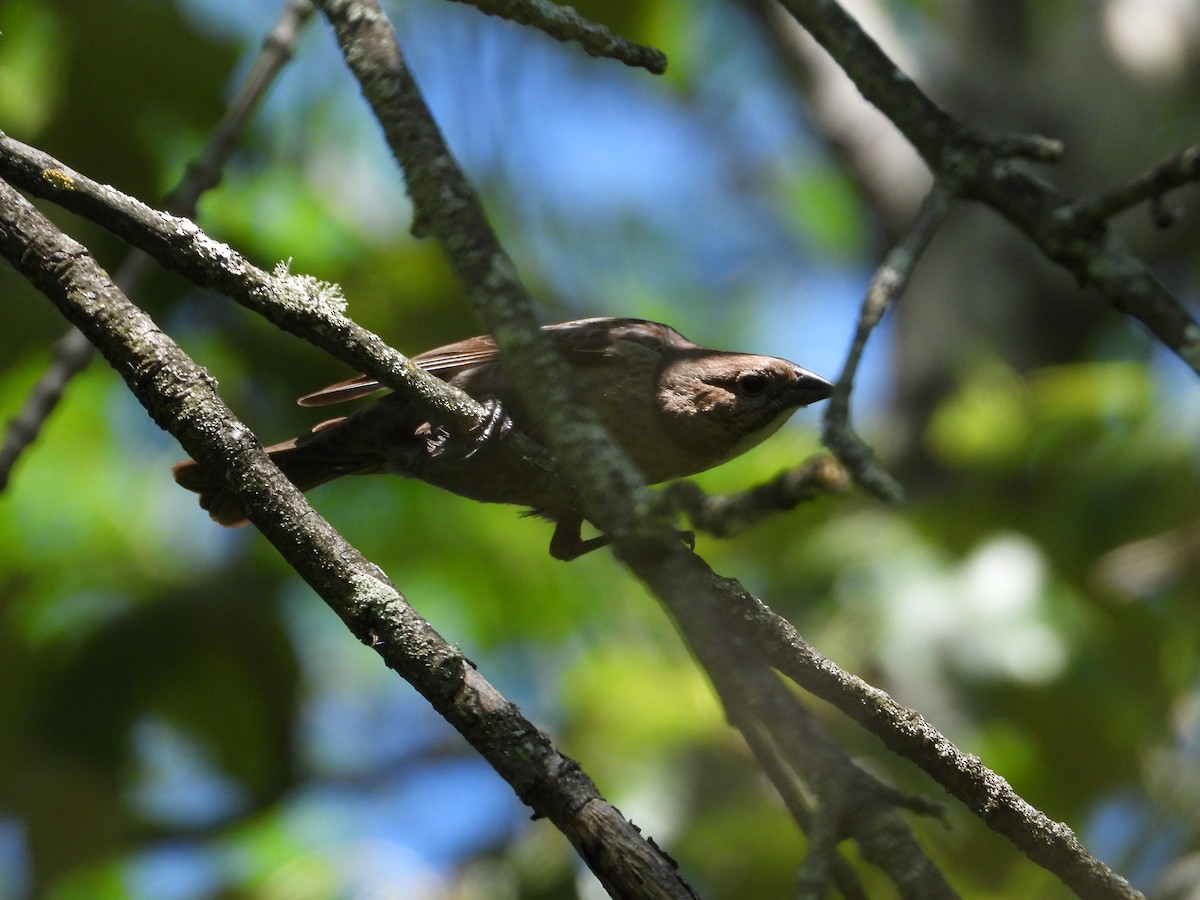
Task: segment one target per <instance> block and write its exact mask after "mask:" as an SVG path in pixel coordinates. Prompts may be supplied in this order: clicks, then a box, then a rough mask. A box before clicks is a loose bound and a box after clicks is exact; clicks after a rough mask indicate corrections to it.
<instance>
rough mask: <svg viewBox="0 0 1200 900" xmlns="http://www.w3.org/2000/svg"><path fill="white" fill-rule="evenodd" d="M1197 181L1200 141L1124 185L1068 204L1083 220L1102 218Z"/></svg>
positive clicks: (1199, 171) (1199, 167)
mask: <svg viewBox="0 0 1200 900" xmlns="http://www.w3.org/2000/svg"><path fill="white" fill-rule="evenodd" d="M1194 181H1200V144H1193V145H1192V146H1191V147H1188V148H1187V149H1185V150H1180V151H1179V152H1178V153H1176V154H1175V155H1174V156H1171V157H1169V158H1167V159H1165V160H1163V161H1162V162H1160V163H1159V164H1158V165H1156V166H1154V167H1153V168H1151V169H1150V170H1149V171H1147V172H1145V173H1144V174H1142V175H1141V176H1139V177H1138V178H1136V179H1134V180H1133V181H1131V182H1130V183H1129V184H1127V185H1125V186H1124V187H1120V188H1116V189H1115V190H1111V191H1104V192H1101V193H1098V194H1093V195H1091V196H1087V197H1081V198H1080V199H1079V200H1076V201H1075V202H1074V203H1073V204H1071V207H1070V211H1071V213H1072V214H1074V215H1076V216H1079V217H1080V218H1081V219H1083V220H1085V221H1092V222H1102V221H1103V220H1105V219H1108V218H1110V217H1112V216H1115V215H1116V214H1117V213H1119V212H1124V211H1125V210H1127V209H1129V208H1130V207H1131V206H1136V205H1137V204H1138V203H1141V202H1143V201H1145V200H1150V201H1155V200H1158V199H1161V198H1162V196H1163V194H1165V193H1167V191H1171V190H1174V189H1175V188H1177V187H1182V186H1183V185H1185V184H1188V183H1190V182H1194Z"/></svg>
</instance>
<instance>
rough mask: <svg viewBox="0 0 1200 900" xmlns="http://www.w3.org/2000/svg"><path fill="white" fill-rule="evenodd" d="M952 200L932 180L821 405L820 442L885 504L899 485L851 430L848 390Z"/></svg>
mask: <svg viewBox="0 0 1200 900" xmlns="http://www.w3.org/2000/svg"><path fill="white" fill-rule="evenodd" d="M952 200H953V197H952V196H951V194H950V193H949V192H948V191H946V190H945V189H943V188H942V187H940V186H938V185H934V187H933V189H932V190H931V191H930V192H929V194H928V195H927V196H926V197H925V201H924V203H922V204H921V209H920V211H919V212H918V213H917V216H916V219H915V220H914V221H913V223H912V225H911V226H910V227H909V229H908V231H907V232H905V234H904V236H903V237H902V238H901V239H900V241H899V243H897V244H896V246H894V247H893V248H892V249H891V250H890V251H889V252H888V255H887V256H886V257H884V260H883V263H882V264H880V266H879V268H878V269H876V270H875V275H874V277H873V278H872V279H871V283H870V285H869V286H868V287H867V294H866V296H865V297H864V298H863V305H862V310H861V312H860V313H859V316H858V327H857V328H856V329H855V332H854V340H853V341H852V342H851V345H850V352H849V353H847V354H846V362H845V365H844V366H843V367H842V374H841V376H840V377H839V378H838V380H837V384H835V385H834V388H833V396H832V397H830V398H829V406H827V407H826V408H825V428H824V432H823V434H822V439H823V440H824V442H825V445H826V446H827V447H829V449H830V450H832V451H833V452H834V453H835V454H836V455H837V458H838V459H839V460H841V462H842V464H843V465H845V466H846V468H847V469H849V471H850V473H851V475H853V476H854V480H855V481H856V482H858V484H859V485H860V486H861V487H863V488H864V489H865V490H867V491H869V492H870V493H872V494H874V495H875V496H876V497H878V498H879V499H881V500H883V501H884V502H886V503H901V502H903V500H904V489H903V488H902V487H901V486H900V485H899V484H898V483H897V482H896V480H895V479H894V478H892V476H891V475H890V474H888V473H887V472H886V471H885V470H884V468H883V467H882V466H881V465H880V464H879V461H878V460H877V459H876V458H875V454H874V453H872V452H871V449H870V448H869V447H868V446H867V445H866V444H865V443H864V442H863V441H862V439H861V438H860V437H859V436H858V435H857V434H856V433H855V432H854V429H853V428H852V426H851V424H850V394H851V392H852V391H853V390H854V378H855V376H856V375H857V374H858V366H859V363H860V362H861V361H862V355H863V352H864V351H865V350H866V347H867V341H868V340H870V337H871V334H872V333H873V332H874V331H875V329H876V327H878V325H879V323H880V322H881V321H882V320H883V317H884V315H885V314H886V313H887V311H888V309H890V308H891V306H892V304H893V303H895V302H896V300H898V299H899V298H900V296H901V295H902V294H903V293H904V291H905V289H906V288H907V287H908V282H909V279H910V278H911V277H912V273H913V269H915V268H916V266H917V262H918V261H919V260H920V258H921V255H922V254H923V253H924V252H925V248H926V247H928V246H929V242H930V241H931V240H933V235H934V234H935V233H936V232H937V230H938V228H940V227H941V225H942V222H943V221H944V220H945V218H946V213H948V212H949V211H950V204H951V202H952Z"/></svg>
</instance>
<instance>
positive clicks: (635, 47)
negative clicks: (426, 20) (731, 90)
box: [455, 0, 667, 75]
mask: <svg viewBox="0 0 1200 900" xmlns="http://www.w3.org/2000/svg"><path fill="white" fill-rule="evenodd" d="M455 2H457V3H465V4H467V5H468V6H474V7H475V8H476V9H478V10H479V11H480V12H482V13H485V14H487V15H489V16H496V17H497V18H500V19H508V20H509V21H510V22H516V23H518V24H520V25H530V26H532V27H534V28H536V29H538V30H539V31H543V32H545V33H546V34H548V35H550V37H552V38H554V39H555V40H556V41H564V42H574V43H576V44H578V45H579V47H580V48H581V49H582V50H583V52H584V53H586V54H588V55H589V56H603V57H608V58H609V59H615V60H618V61H619V62H623V63H625V65H627V66H635V67H637V68H641V69H645V70H646V71H648V72H650V73H652V74H654V75H661V74H662V73H663V72H665V71H666V70H667V55H666V54H665V53H663V52H662V51H661V50H658V49H655V48H654V47H647V46H646V45H645V44H637V43H634V42H633V41H631V40H628V39H627V38H623V37H620V36H618V35H615V34H613V33H612V32H611V31H609V30H608V29H607V28H605V27H604V26H603V25H599V24H597V23H595V22H591V21H589V20H588V19H585V18H584V17H583V16H581V15H580V14H579V13H578V12H576V11H575V10H574V9H572V8H571V7H569V6H559V5H558V4H557V3H551V2H549V0H455Z"/></svg>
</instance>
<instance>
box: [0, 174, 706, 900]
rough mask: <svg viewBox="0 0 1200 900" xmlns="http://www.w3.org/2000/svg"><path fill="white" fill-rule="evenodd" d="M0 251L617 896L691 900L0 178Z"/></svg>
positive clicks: (646, 845)
mask: <svg viewBox="0 0 1200 900" xmlns="http://www.w3.org/2000/svg"><path fill="white" fill-rule="evenodd" d="M0 254H2V255H3V256H4V257H5V258H6V259H8V261H9V262H10V263H11V264H12V265H13V266H14V268H16V269H17V270H18V271H20V272H21V273H22V274H24V275H25V276H26V277H27V278H28V279H29V280H30V281H31V282H32V283H33V284H34V286H35V287H37V288H38V289H39V290H41V291H42V292H43V293H45V294H46V296H47V297H48V298H49V299H50V300H51V301H52V302H53V303H54V304H55V305H56V306H57V307H58V308H59V309H60V310H61V311H62V313H63V315H65V316H66V317H67V318H68V319H69V320H70V321H72V322H73V323H74V324H75V325H76V327H78V328H79V329H80V330H81V331H82V332H83V333H84V334H85V335H87V337H88V338H89V340H91V341H92V342H93V343H94V344H95V345H96V347H97V348H98V349H99V350H100V352H101V353H102V354H103V355H104V357H105V359H107V360H108V362H109V364H110V365H112V367H113V368H114V369H115V370H116V371H117V372H118V373H119V374H120V375H121V377H122V378H123V379H124V380H125V382H126V384H128V386H129V388H130V390H131V391H132V392H133V393H134V395H135V396H136V397H137V398H138V400H139V401H140V402H141V403H142V405H143V406H144V407H145V408H146V410H147V411H148V412H149V413H150V415H151V417H152V418H153V419H154V421H155V422H156V423H157V424H158V425H159V426H160V427H162V428H164V429H165V430H167V431H169V432H170V433H171V434H173V435H174V436H175V437H176V438H178V440H179V442H180V443H181V444H182V445H183V447H184V449H185V450H187V452H188V453H190V454H192V456H193V457H194V458H195V459H197V460H198V461H199V462H201V463H202V464H203V465H205V466H206V467H208V468H210V470H211V471H213V472H216V473H219V474H220V475H221V476H222V477H223V478H224V479H226V480H227V481H228V483H230V484H231V485H235V486H236V490H237V493H238V496H239V499H242V500H243V501H245V504H246V510H247V513H248V515H249V517H250V519H251V521H252V522H254V524H255V525H256V526H257V527H258V528H259V530H260V531H261V532H262V533H263V534H264V535H265V536H266V538H267V539H268V540H269V541H270V542H271V543H272V544H273V545H274V546H275V548H276V549H277V550H278V551H279V552H280V554H281V555H282V556H283V557H284V559H286V560H287V562H288V563H289V565H291V566H292V568H294V569H295V570H296V572H297V573H298V574H299V575H300V576H301V577H302V578H303V579H304V580H305V581H306V582H307V583H308V584H309V585H310V586H311V587H312V588H313V589H314V590H315V591H316V592H317V593H318V594H319V595H320V596H321V597H322V598H323V599H324V600H325V602H326V603H328V604H329V606H330V607H331V608H332V609H333V610H334V612H336V613H337V614H338V616H339V617H340V618H341V619H342V621H343V622H345V624H346V626H347V627H348V628H349V629H350V631H351V633H353V634H354V635H355V636H356V637H357V638H358V639H359V640H360V641H362V642H363V643H365V644H367V645H368V646H370V647H372V648H373V649H374V650H375V651H376V652H377V653H378V654H379V656H380V657H381V658H382V659H383V661H384V662H385V663H386V664H387V665H388V666H389V667H390V668H392V669H394V670H395V671H396V672H397V673H399V674H400V675H401V676H402V677H404V678H405V679H406V680H407V681H409V683H411V684H412V685H413V686H414V687H416V688H417V690H418V691H420V692H421V694H422V695H423V696H424V697H425V698H426V699H427V700H428V701H429V702H430V703H431V704H432V705H433V706H434V708H435V709H437V710H438V712H439V713H440V714H441V715H442V716H443V717H444V718H445V719H446V720H447V721H448V722H450V724H451V725H453V726H454V727H455V728H457V729H458V731H459V732H460V733H461V734H462V735H463V736H464V737H465V738H466V739H467V740H468V741H469V742H470V743H471V745H472V746H473V747H475V749H476V750H478V751H479V753H480V754H481V755H483V756H484V757H485V758H486V759H487V760H488V761H489V762H490V763H491V764H492V766H493V767H494V768H495V769H496V771H497V772H498V773H500V775H501V776H502V777H504V779H505V780H506V781H508V783H509V784H510V785H511V786H512V788H513V790H514V791H515V793H516V794H517V796H518V797H519V798H520V799H521V800H522V801H523V802H524V803H526V804H528V805H529V806H530V807H532V808H533V810H534V811H535V812H536V813H537V814H538V815H542V816H545V817H547V818H548V819H550V820H551V821H552V822H554V824H555V826H556V827H558V828H559V830H561V831H562V832H563V833H564V834H565V835H566V836H567V837H568V838H569V839H570V840H571V843H572V844H573V845H574V846H575V848H576V850H577V851H578V852H579V854H580V856H581V857H582V858H583V860H584V861H585V862H586V863H587V864H588V866H589V867H590V868H591V869H592V871H593V872H595V873H596V876H597V877H598V878H599V879H600V880H601V882H602V883H603V884H604V885H605V886H606V887H607V888H608V890H609V891H610V892H611V893H612V894H613V895H614V896H618V897H655V898H692V897H694V896H695V895H694V893H693V892H692V890H691V889H690V888H689V887H688V885H687V884H686V883H685V882H684V881H683V880H682V879H681V878H680V877H679V875H678V873H677V872H676V869H675V864H674V862H673V861H672V860H670V858H669V857H667V856H666V855H665V854H664V853H663V852H662V851H660V850H659V849H658V848H657V847H656V846H655V845H654V844H653V843H652V842H650V841H648V840H646V838H644V837H643V836H642V834H641V833H640V831H639V830H638V829H637V828H636V827H635V826H634V825H633V824H632V823H630V822H628V821H626V820H625V819H624V818H623V817H622V816H621V815H620V813H618V812H617V811H616V810H615V809H614V808H613V807H612V806H610V805H609V804H607V803H606V802H605V801H604V800H603V798H601V797H600V795H599V793H598V792H597V790H596V787H595V785H594V784H593V783H592V781H591V779H590V778H588V777H587V775H586V774H584V772H583V771H582V770H581V769H580V768H579V766H578V764H576V763H575V762H574V761H573V760H571V759H569V758H568V757H566V756H564V755H562V754H561V753H560V752H559V751H558V750H557V749H556V748H555V747H554V745H553V744H552V743H551V742H550V740H549V738H548V737H547V736H546V735H545V734H543V733H542V732H541V731H539V730H538V729H537V728H536V727H535V726H534V725H533V724H532V723H530V722H529V721H528V720H526V719H525V718H524V717H522V716H521V714H520V712H519V710H518V709H517V708H516V706H515V705H513V704H512V703H511V702H509V701H508V700H506V699H505V698H504V697H503V696H502V695H501V694H500V693H499V692H498V691H497V690H496V689H495V688H494V687H493V686H492V685H491V684H489V683H488V682H487V681H486V680H485V679H484V678H483V677H482V676H481V675H480V674H479V673H478V672H476V671H475V668H474V667H473V666H472V665H471V664H470V661H469V660H467V659H466V658H465V657H464V656H463V655H462V654H461V653H460V652H459V651H458V650H456V649H455V648H454V647H453V646H451V645H450V644H448V643H447V642H446V641H445V640H444V639H443V638H442V637H441V636H440V635H439V634H438V633H437V632H436V631H434V630H433V628H432V627H430V626H429V624H428V623H427V622H425V621H424V619H422V618H421V617H420V616H419V615H418V614H417V613H416V611H415V610H413V609H412V607H411V606H409V605H408V602H407V601H406V600H405V598H404V597H403V595H402V594H401V593H400V592H399V591H398V590H397V589H396V588H395V587H394V586H393V585H392V584H391V583H390V582H389V581H388V580H387V577H386V576H385V575H384V574H383V572H382V571H381V570H379V569H378V568H377V567H376V566H374V565H373V564H371V563H370V562H369V561H368V560H366V559H365V558H363V557H362V555H361V554H359V553H358V551H357V550H355V549H354V548H353V547H351V546H350V545H349V544H347V543H346V542H345V540H344V539H343V538H342V537H341V536H340V535H339V534H338V533H337V532H336V531H334V529H333V528H332V527H330V526H329V524H328V523H326V522H325V521H324V520H323V519H321V518H320V517H319V516H318V515H317V514H316V513H315V512H313V510H312V508H311V507H309V506H308V504H307V503H306V502H305V500H304V498H303V495H302V494H300V492H299V491H298V490H297V489H296V488H295V487H294V486H293V485H292V484H291V482H289V481H288V480H287V479H286V478H285V477H284V476H283V474H282V473H281V472H280V471H279V470H278V469H277V468H276V467H275V466H274V464H272V463H271V462H270V459H269V458H268V457H267V455H266V454H265V453H264V452H263V450H262V447H261V446H260V445H259V443H258V441H257V440H256V439H255V438H254V435H253V434H252V433H251V432H250V430H249V429H248V428H246V426H245V425H243V424H242V423H241V422H239V421H238V420H237V419H236V418H235V417H234V416H233V414H232V413H231V412H230V411H229V409H228V408H227V407H226V406H225V405H224V403H223V402H222V401H221V399H220V398H219V397H218V396H217V394H216V392H215V390H214V388H213V383H212V379H211V378H209V377H208V375H207V374H206V373H205V372H204V370H203V369H201V368H200V367H199V366H197V365H196V364H195V363H194V362H193V361H192V360H191V359H189V358H188V356H187V355H186V354H185V353H184V352H183V351H182V350H181V349H180V348H179V346H178V345H177V344H175V342H174V341H172V340H171V339H170V338H169V337H168V336H167V335H166V334H164V333H163V332H162V331H160V330H159V329H158V327H157V326H156V325H155V324H154V322H153V321H152V320H151V319H150V318H149V317H148V316H147V315H146V314H145V313H144V312H142V311H141V310H140V309H138V308H137V307H136V306H134V305H133V304H132V303H130V302H129V300H128V299H127V298H126V297H125V296H124V295H123V294H122V293H121V292H120V290H119V289H118V288H117V287H116V285H115V284H113V283H112V282H111V281H110V280H109V279H108V277H107V276H106V275H105V273H104V272H103V270H102V269H101V268H100V267H99V266H98V265H97V264H96V262H95V260H93V259H92V257H91V256H90V255H89V254H88V252H87V250H86V249H85V248H84V247H82V246H81V245H80V244H78V243H76V242H75V241H73V240H71V239H70V238H68V237H66V236H65V235H62V234H61V233H60V232H58V231H57V229H55V228H54V226H53V225H52V224H51V223H50V222H49V220H47V219H46V218H45V217H44V216H42V215H41V214H40V213H39V212H38V211H37V210H36V209H34V208H33V206H32V205H31V204H29V203H28V201H26V200H25V199H24V198H23V197H21V196H20V195H19V194H18V193H17V192H16V191H14V190H13V189H12V188H11V187H9V186H8V185H7V184H5V183H3V182H0Z"/></svg>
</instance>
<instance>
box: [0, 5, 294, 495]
mask: <svg viewBox="0 0 1200 900" xmlns="http://www.w3.org/2000/svg"><path fill="white" fill-rule="evenodd" d="M312 12H313V6H312V2H311V0H287V2H286V3H285V4H284V7H283V11H282V12H281V13H280V16H279V20H278V21H277V22H276V23H275V25H274V26H273V27H272V28H271V31H270V32H269V33H268V34H267V36H266V38H265V39H264V40H263V48H262V50H261V51H260V52H259V54H258V58H257V59H256V60H255V62H254V65H253V66H252V67H251V69H250V71H249V72H248V73H247V75H246V78H245V79H244V80H243V82H242V84H241V86H240V87H239V88H238V90H237V92H236V93H235V94H234V96H233V98H232V99H231V100H230V101H229V106H228V107H227V108H226V110H225V113H224V115H222V117H221V119H220V121H218V122H217V124H216V125H215V126H214V127H213V130H212V132H211V133H210V135H209V139H208V143H207V144H206V145H205V147H204V150H203V151H202V152H201V154H200V155H199V156H198V157H197V158H196V159H195V160H194V161H192V162H191V163H189V165H188V167H187V170H186V171H185V172H184V175H183V178H182V179H181V181H180V183H179V185H178V186H177V187H176V188H175V189H174V190H172V191H171V192H170V194H168V196H167V200H166V204H165V205H166V208H167V209H169V210H170V211H171V212H174V213H176V214H178V215H181V216H191V215H193V213H194V212H195V209H196V203H197V202H198V201H199V199H200V197H201V195H203V194H204V192H205V191H207V190H209V189H210V188H213V187H215V186H216V185H217V184H218V182H219V181H220V180H221V171H222V170H223V169H224V167H225V163H226V162H227V161H228V160H229V156H230V154H231V153H232V152H233V147H234V144H235V142H236V140H237V136H238V135H239V134H240V133H241V132H242V129H243V128H245V126H246V122H247V121H249V119H250V115H251V114H252V113H253V111H254V109H255V108H256V107H257V105H258V103H259V101H260V100H261V99H262V97H263V96H264V95H265V94H266V92H267V89H268V88H269V87H270V86H271V84H272V82H273V81H274V80H275V77H276V75H278V74H279V72H280V70H281V69H282V68H283V66H284V65H286V63H287V61H288V60H289V59H290V58H291V56H292V50H293V48H294V47H295V44H296V40H297V38H298V36H299V34H300V31H301V29H302V28H303V26H304V23H305V22H306V21H307V20H308V18H309V17H310V16H311V15H312ZM151 269H152V267H151V266H150V265H149V258H148V257H146V256H145V255H144V254H143V253H142V252H141V251H139V250H132V251H130V253H129V254H128V255H127V256H126V257H125V260H124V261H123V262H122V263H121V266H120V268H119V269H118V270H117V274H116V283H117V285H118V287H120V289H121V290H122V292H124V293H125V294H126V295H132V294H135V293H137V291H138V289H139V288H140V287H141V284H142V281H143V279H144V278H145V276H146V274H147V273H148V272H150V271H151ZM93 355H94V351H93V349H92V345H91V343H90V342H89V341H88V340H87V339H86V338H84V337H83V336H82V335H80V334H79V333H78V332H77V331H76V330H75V329H74V328H71V329H69V330H68V331H67V332H66V334H64V335H63V336H62V337H61V338H60V339H59V340H58V341H57V342H56V343H55V345H54V349H53V351H52V353H51V359H50V364H49V366H47V368H46V371H45V372H44V373H43V374H42V376H41V378H39V379H38V381H37V383H36V384H35V385H34V386H33V388H32V389H31V390H30V392H29V396H28V398H26V400H25V403H24V405H23V406H22V407H21V411H20V412H19V413H17V415H16V417H15V418H13V419H12V421H10V422H9V423H8V425H7V427H6V430H5V435H4V444H3V446H0V491H3V490H4V489H5V488H6V487H7V486H8V482H9V479H10V478H11V477H12V470H13V466H15V465H16V463H17V460H19V459H20V457H21V454H22V453H24V452H25V450H26V448H27V447H29V446H30V445H31V444H32V443H33V442H34V441H35V440H37V436H38V435H39V434H40V433H41V430H42V427H43V426H44V425H45V423H46V421H47V420H48V419H49V418H50V416H51V415H52V414H53V412H54V410H55V408H56V407H57V406H58V403H59V401H60V400H61V399H62V395H63V392H64V391H65V390H66V387H67V385H68V384H69V383H70V381H71V379H72V378H74V377H75V376H76V375H78V374H79V373H80V372H82V371H83V370H84V369H86V368H87V367H88V365H90V363H91V361H92V357H93Z"/></svg>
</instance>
